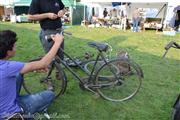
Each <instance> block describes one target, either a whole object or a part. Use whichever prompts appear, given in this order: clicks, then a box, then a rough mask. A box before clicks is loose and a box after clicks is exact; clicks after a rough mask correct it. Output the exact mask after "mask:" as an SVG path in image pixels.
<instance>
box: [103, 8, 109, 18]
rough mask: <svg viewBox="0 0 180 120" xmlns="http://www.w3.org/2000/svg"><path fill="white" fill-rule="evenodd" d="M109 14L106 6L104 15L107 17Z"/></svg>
mask: <svg viewBox="0 0 180 120" xmlns="http://www.w3.org/2000/svg"><path fill="white" fill-rule="evenodd" d="M107 15H108V11H107V9H106V8H104V11H103V17H104V18H105V17H107Z"/></svg>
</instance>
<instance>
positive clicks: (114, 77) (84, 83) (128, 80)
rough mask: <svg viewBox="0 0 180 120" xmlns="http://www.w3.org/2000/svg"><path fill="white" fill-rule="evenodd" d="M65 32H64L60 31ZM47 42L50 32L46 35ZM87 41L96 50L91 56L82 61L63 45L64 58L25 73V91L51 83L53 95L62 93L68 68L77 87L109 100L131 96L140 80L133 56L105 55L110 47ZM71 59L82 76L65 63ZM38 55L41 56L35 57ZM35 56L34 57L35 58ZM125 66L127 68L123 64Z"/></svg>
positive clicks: (125, 98)
mask: <svg viewBox="0 0 180 120" xmlns="http://www.w3.org/2000/svg"><path fill="white" fill-rule="evenodd" d="M63 34H67V33H65V32H64V33H63ZM46 38H47V40H49V42H52V41H51V40H50V38H51V37H50V35H47V36H46ZM88 45H89V46H90V47H93V48H95V49H96V50H97V55H96V58H95V60H90V61H88V62H86V63H85V64H83V62H82V63H81V62H77V60H74V59H73V58H72V57H71V56H70V55H69V54H68V53H66V52H65V51H64V50H63V49H61V48H60V50H61V51H62V52H63V53H64V56H65V59H61V58H60V57H59V56H58V55H56V56H55V58H54V60H53V61H52V64H51V65H50V67H49V70H48V72H38V71H34V72H31V73H29V74H27V75H26V76H24V77H25V80H24V83H23V87H24V89H25V91H26V92H28V93H30V94H31V93H34V92H38V91H41V90H44V89H48V88H49V87H48V86H52V87H51V90H52V91H54V92H55V94H56V98H57V97H59V96H61V95H63V94H64V92H65V90H66V87H67V76H66V73H67V72H70V73H72V75H73V76H74V77H75V78H76V80H78V81H79V87H80V88H81V89H83V90H84V89H85V90H88V91H90V92H92V93H94V94H97V95H99V96H101V97H102V98H104V99H106V100H109V101H114V102H118V101H125V100H128V99H130V98H132V97H133V96H135V95H136V94H137V93H138V91H139V89H140V87H141V84H142V79H143V72H142V69H141V68H140V66H139V65H138V64H137V63H135V62H134V61H133V60H131V59H129V58H126V57H119V58H118V57H115V58H112V59H109V58H108V57H106V56H107V52H108V50H109V49H110V47H109V45H108V44H107V43H97V42H89V43H88ZM67 58H68V60H71V61H72V63H74V65H76V67H78V68H79V69H80V70H81V71H82V72H83V73H84V74H85V76H83V77H81V75H79V74H78V73H77V72H76V71H74V69H73V68H72V67H71V66H69V65H68V64H67V61H66V59H67ZM38 59H41V58H38ZM35 60H37V59H35ZM127 66H128V68H129V70H128V71H126V70H124V69H123V67H127ZM30 79H31V80H30Z"/></svg>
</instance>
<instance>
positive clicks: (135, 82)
mask: <svg viewBox="0 0 180 120" xmlns="http://www.w3.org/2000/svg"><path fill="white" fill-rule="evenodd" d="M114 66H116V67H118V68H119V73H118V74H117V73H116V67H114ZM123 67H124V68H123ZM102 76H111V77H102ZM142 78H143V73H142V70H141V69H140V67H139V66H138V65H137V64H136V63H134V62H133V61H130V60H129V59H115V60H111V61H109V62H108V63H107V64H104V65H103V66H102V67H101V68H100V69H99V70H98V72H97V74H96V79H95V85H96V86H97V92H98V93H99V94H100V95H101V97H103V98H104V99H106V100H110V101H114V102H118V101H125V100H128V99H130V98H132V97H133V96H134V95H136V93H137V92H138V91H139V89H140V87H141V82H142Z"/></svg>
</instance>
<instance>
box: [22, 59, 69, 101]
mask: <svg viewBox="0 0 180 120" xmlns="http://www.w3.org/2000/svg"><path fill="white" fill-rule="evenodd" d="M32 61H34V60H32ZM53 65H54V67H51V68H50V70H49V71H48V72H36V71H33V72H30V73H27V74H25V75H24V82H23V88H24V90H25V91H26V92H27V93H28V94H33V93H37V92H40V91H43V90H49V88H48V84H49V86H50V82H49V81H48V80H47V79H48V78H51V79H50V81H51V86H52V88H53V89H51V90H52V91H53V92H54V93H55V98H58V97H59V96H60V95H63V94H64V92H65V90H66V86H67V77H66V74H65V72H64V71H63V69H62V67H61V65H60V64H59V63H57V62H54V63H53ZM50 71H51V72H50ZM56 71H59V72H58V73H57V74H58V75H59V76H60V77H59V78H57V77H56Z"/></svg>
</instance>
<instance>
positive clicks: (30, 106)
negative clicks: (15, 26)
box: [0, 30, 63, 120]
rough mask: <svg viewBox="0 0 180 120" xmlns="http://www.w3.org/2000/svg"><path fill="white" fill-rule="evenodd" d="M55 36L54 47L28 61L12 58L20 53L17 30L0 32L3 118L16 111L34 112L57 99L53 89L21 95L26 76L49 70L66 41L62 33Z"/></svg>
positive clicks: (0, 77) (0, 104) (53, 38)
mask: <svg viewBox="0 0 180 120" xmlns="http://www.w3.org/2000/svg"><path fill="white" fill-rule="evenodd" d="M51 38H52V41H53V42H54V43H53V46H52V48H51V49H50V50H49V52H48V53H47V54H46V55H45V56H44V57H43V58H42V59H41V60H39V61H34V62H29V63H24V62H19V61H13V60H10V59H11V58H13V57H14V56H15V53H16V41H17V37H16V33H15V32H13V31H10V30H4V31H0V120H2V119H8V118H9V117H10V116H13V115H15V114H16V113H22V114H23V115H32V114H34V113H37V112H42V111H44V110H46V109H47V108H48V106H49V105H50V104H51V103H52V102H53V100H54V98H55V94H54V92H52V91H49V90H44V91H42V92H39V93H35V94H30V95H20V90H21V85H22V82H23V75H24V74H26V73H28V72H31V71H34V70H43V69H44V70H45V69H46V68H47V67H48V65H49V64H50V63H51V61H52V60H53V58H54V56H55V55H56V53H57V51H58V49H59V47H60V45H61V43H62V42H63V36H62V35H59V34H56V35H54V36H52V37H51ZM32 79H33V78H32ZM26 117H27V116H26ZM14 119H16V120H17V118H14Z"/></svg>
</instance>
